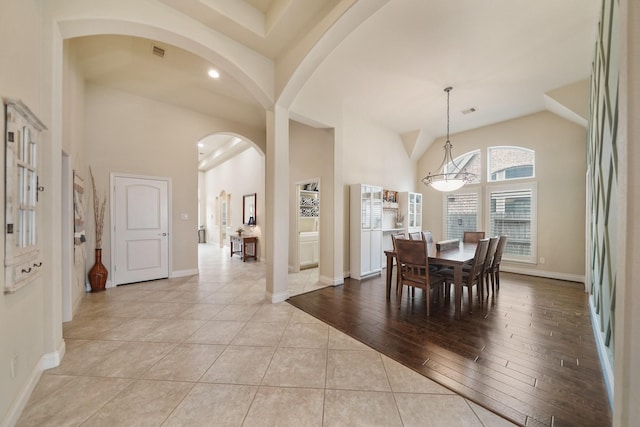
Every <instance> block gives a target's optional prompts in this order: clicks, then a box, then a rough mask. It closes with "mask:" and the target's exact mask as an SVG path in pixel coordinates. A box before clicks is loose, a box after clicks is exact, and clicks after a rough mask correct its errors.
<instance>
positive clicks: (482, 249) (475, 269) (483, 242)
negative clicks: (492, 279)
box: [469, 239, 489, 283]
mask: <svg viewBox="0 0 640 427" xmlns="http://www.w3.org/2000/svg"><path fill="white" fill-rule="evenodd" d="M488 250H489V239H480V241H479V242H478V246H477V247H476V253H475V255H474V257H473V262H472V263H471V268H470V269H469V283H473V281H474V280H475V278H476V277H477V276H480V274H481V273H482V268H483V267H484V261H485V259H486V257H487V251H488Z"/></svg>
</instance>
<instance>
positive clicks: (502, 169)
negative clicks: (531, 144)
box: [487, 146, 536, 182]
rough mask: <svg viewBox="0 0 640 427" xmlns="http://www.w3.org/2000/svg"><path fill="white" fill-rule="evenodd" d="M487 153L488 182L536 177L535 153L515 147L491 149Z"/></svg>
mask: <svg viewBox="0 0 640 427" xmlns="http://www.w3.org/2000/svg"><path fill="white" fill-rule="evenodd" d="M487 151H488V153H487V181H488V182H496V181H507V180H511V179H522V178H533V177H535V160H536V153H535V151H533V150H529V149H527V148H522V147H515V146H502V147H489V148H488V150H487Z"/></svg>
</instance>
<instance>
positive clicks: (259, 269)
mask: <svg viewBox="0 0 640 427" xmlns="http://www.w3.org/2000/svg"><path fill="white" fill-rule="evenodd" d="M199 258H200V266H199V267H200V275H199V276H192V277H184V278H178V279H171V280H161V281H154V282H147V283H140V284H134V285H127V286H121V287H118V288H115V289H109V290H107V291H106V292H103V293H98V294H87V295H85V296H84V297H83V299H82V302H81V304H80V307H79V309H78V311H77V313H76V316H75V318H74V320H73V321H72V322H69V323H66V324H65V325H64V337H65V342H66V355H65V357H64V359H63V361H62V364H61V365H60V366H59V367H57V368H55V369H52V370H49V371H46V372H45V373H44V374H43V375H42V377H41V379H40V381H39V383H38V385H37V387H36V389H35V391H34V393H33V394H32V396H31V399H30V401H29V404H28V406H27V407H26V408H25V410H24V412H23V414H22V417H21V418H20V420H19V422H18V425H19V426H45V425H49V426H60V425H69V426H74V425H83V426H98V425H104V426H123V425H126V426H131V425H149V426H154V425H155V426H159V425H163V426H175V425H189V426H198V425H201V426H209V425H214V426H223V425H229V426H239V425H245V426H253V425H255V426H263V425H278V426H287V425H291V426H333V425H356V424H358V425H385V426H393V425H397V426H402V425H404V426H414V425H415V426H418V425H419V426H424V425H425V423H427V422H429V425H435V426H450V425H471V426H483V425H484V426H501V425H510V424H509V423H508V422H506V421H504V420H503V419H501V418H499V417H497V416H495V415H494V414H492V413H490V412H488V411H486V410H484V409H483V408H481V407H479V406H477V405H475V404H473V403H471V402H469V401H467V400H465V399H463V398H461V397H459V396H457V395H455V394H453V393H451V392H450V391H449V390H447V389H445V388H443V387H441V386H439V385H437V384H436V383H434V382H432V381H431V380H428V379H427V378H425V377H423V376H422V375H420V374H417V373H415V372H413V371H412V370H410V369H408V368H405V367H404V366H402V365H400V364H399V363H397V362H395V361H393V360H391V359H389V358H387V357H386V356H383V355H381V354H380V353H378V352H377V351H374V350H371V349H370V348H369V347H366V346H365V345H363V344H361V343H359V342H357V341H355V340H354V339H352V338H350V337H349V336H347V335H345V334H343V333H341V332H339V331H338V330H336V329H334V328H333V327H330V326H328V325H326V324H324V323H322V322H320V321H318V320H316V319H315V318H313V317H311V316H309V315H307V314H305V313H304V312H302V311H300V310H298V309H296V308H294V307H292V306H291V305H289V304H288V303H281V304H275V305H274V304H268V303H265V302H264V288H265V285H264V283H265V272H266V267H265V265H264V264H260V263H254V262H247V263H243V262H242V261H241V260H240V259H239V258H237V257H234V258H230V257H229V256H228V252H227V251H224V250H223V249H220V248H218V247H217V246H214V245H200V246H199Z"/></svg>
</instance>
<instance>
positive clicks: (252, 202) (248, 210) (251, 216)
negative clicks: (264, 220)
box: [242, 193, 256, 225]
mask: <svg viewBox="0 0 640 427" xmlns="http://www.w3.org/2000/svg"><path fill="white" fill-rule="evenodd" d="M242 223H243V224H245V225H256V193H252V194H245V195H244V196H242Z"/></svg>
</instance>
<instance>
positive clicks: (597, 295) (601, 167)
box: [587, 0, 619, 366]
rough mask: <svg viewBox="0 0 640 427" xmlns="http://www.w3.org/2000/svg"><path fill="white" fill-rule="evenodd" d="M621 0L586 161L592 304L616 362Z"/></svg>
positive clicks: (608, 10) (610, 2) (602, 45)
mask: <svg viewBox="0 0 640 427" xmlns="http://www.w3.org/2000/svg"><path fill="white" fill-rule="evenodd" d="M618 10H619V4H618V1H617V0H604V1H603V3H602V10H601V20H600V24H599V27H598V40H597V42H596V46H595V52H594V60H593V67H592V74H591V97H590V106H591V111H590V118H589V135H588V139H589V141H588V144H589V146H588V149H587V161H588V162H589V168H590V170H591V182H590V183H589V184H590V185H589V187H590V191H591V200H592V206H591V224H589V228H588V229H589V236H588V242H589V245H590V253H591V262H590V263H589V266H588V268H590V269H591V275H590V276H591V283H588V286H589V289H590V293H591V305H592V307H593V310H594V312H595V313H596V315H597V316H598V319H597V324H598V325H600V331H599V332H600V333H601V334H602V340H603V342H604V343H605V345H606V346H607V350H608V355H609V358H610V360H609V363H610V365H611V366H613V344H614V338H615V337H614V334H613V331H614V322H615V318H614V315H613V314H614V309H615V293H616V269H615V266H616V256H617V254H616V229H617V227H616V220H617V215H618V209H617V189H618V153H617V144H616V138H617V134H618V75H619V72H618V51H617V47H618V45H619V44H618V40H617V32H616V31H613V29H614V28H616V27H617V26H618Z"/></svg>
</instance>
